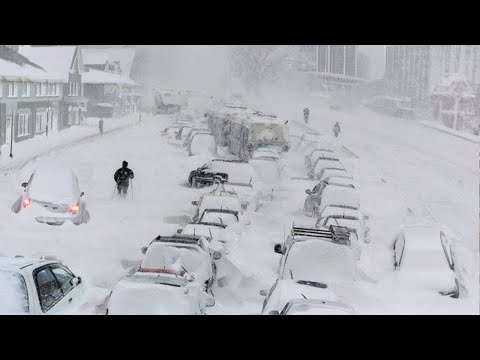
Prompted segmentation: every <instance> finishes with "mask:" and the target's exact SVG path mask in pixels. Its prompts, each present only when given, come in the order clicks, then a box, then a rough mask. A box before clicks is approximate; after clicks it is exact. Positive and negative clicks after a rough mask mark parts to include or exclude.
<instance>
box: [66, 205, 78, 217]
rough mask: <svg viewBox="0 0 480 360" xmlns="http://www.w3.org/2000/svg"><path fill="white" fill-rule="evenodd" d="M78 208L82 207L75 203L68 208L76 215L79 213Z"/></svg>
mask: <svg viewBox="0 0 480 360" xmlns="http://www.w3.org/2000/svg"><path fill="white" fill-rule="evenodd" d="M78 210H80V207H79V206H78V204H75V205H72V206H70V208H69V209H68V212H69V213H70V214H72V215H75V214H76V213H78Z"/></svg>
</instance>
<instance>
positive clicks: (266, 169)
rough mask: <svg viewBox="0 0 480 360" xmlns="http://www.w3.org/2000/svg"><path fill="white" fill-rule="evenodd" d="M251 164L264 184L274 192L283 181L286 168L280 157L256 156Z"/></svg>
mask: <svg viewBox="0 0 480 360" xmlns="http://www.w3.org/2000/svg"><path fill="white" fill-rule="evenodd" d="M249 163H250V164H251V165H252V166H253V168H254V169H255V171H256V172H257V174H258V176H259V178H260V179H261V180H262V182H263V183H265V184H267V185H268V186H269V187H272V190H273V187H274V186H275V185H277V184H278V183H279V182H280V181H281V179H282V173H283V170H284V166H283V164H282V162H281V161H280V159H279V158H278V157H274V156H254V157H252V158H251V159H250V161H249Z"/></svg>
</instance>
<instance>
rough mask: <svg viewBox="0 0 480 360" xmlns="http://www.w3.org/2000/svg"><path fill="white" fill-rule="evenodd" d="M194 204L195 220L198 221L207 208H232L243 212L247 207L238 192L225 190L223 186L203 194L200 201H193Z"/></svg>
mask: <svg viewBox="0 0 480 360" xmlns="http://www.w3.org/2000/svg"><path fill="white" fill-rule="evenodd" d="M192 205H193V206H195V213H194V216H193V220H194V221H197V220H198V218H199V217H200V216H201V215H202V214H203V213H204V211H205V210H206V209H224V210H232V211H236V212H237V213H239V214H241V213H242V209H243V208H245V207H246V204H242V201H241V199H240V197H239V196H238V195H237V194H236V193H233V192H227V191H224V189H223V188H222V189H219V188H217V189H215V190H213V191H211V192H208V193H205V194H203V195H201V196H200V199H199V200H198V201H192Z"/></svg>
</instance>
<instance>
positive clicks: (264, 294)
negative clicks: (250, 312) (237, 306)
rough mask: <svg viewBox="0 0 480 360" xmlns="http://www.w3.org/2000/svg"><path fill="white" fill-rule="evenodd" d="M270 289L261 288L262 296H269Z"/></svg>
mask: <svg viewBox="0 0 480 360" xmlns="http://www.w3.org/2000/svg"><path fill="white" fill-rule="evenodd" d="M267 295H268V291H267V290H260V296H267Z"/></svg>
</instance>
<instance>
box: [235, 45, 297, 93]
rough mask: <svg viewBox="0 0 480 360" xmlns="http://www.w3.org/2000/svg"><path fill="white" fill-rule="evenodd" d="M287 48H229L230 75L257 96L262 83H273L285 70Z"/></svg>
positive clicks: (268, 46)
mask: <svg viewBox="0 0 480 360" xmlns="http://www.w3.org/2000/svg"><path fill="white" fill-rule="evenodd" d="M289 51H290V47H289V46H281V45H235V46H232V47H231V52H230V57H231V65H232V73H233V74H234V75H235V76H237V77H238V78H239V79H241V80H242V81H243V83H244V84H245V86H246V88H247V89H248V90H253V91H255V93H257V94H258V92H259V87H260V85H261V84H262V83H263V82H273V81H275V80H277V79H278V78H279V75H280V74H281V73H282V71H283V70H285V69H286V67H287V63H288V61H287V60H288V58H289V56H288V55H289Z"/></svg>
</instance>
